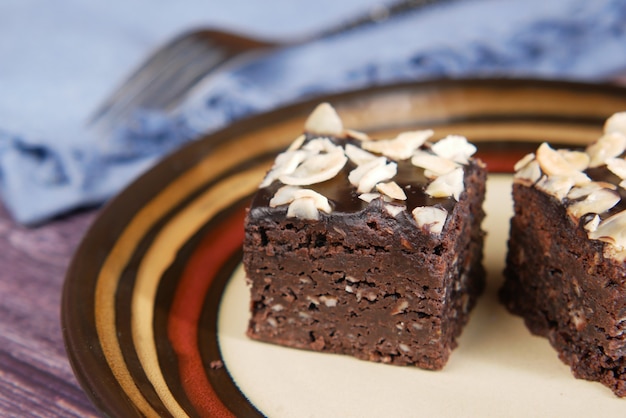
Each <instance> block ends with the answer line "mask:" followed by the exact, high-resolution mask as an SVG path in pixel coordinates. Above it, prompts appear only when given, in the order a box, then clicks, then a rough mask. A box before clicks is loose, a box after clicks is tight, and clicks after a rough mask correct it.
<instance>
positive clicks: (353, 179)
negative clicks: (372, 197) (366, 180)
mask: <svg viewBox="0 0 626 418" xmlns="http://www.w3.org/2000/svg"><path fill="white" fill-rule="evenodd" d="M385 164H387V159H386V158H385V157H376V158H374V159H373V160H370V161H367V162H362V163H361V164H359V165H358V166H357V167H356V168H355V169H354V170H352V171H350V174H348V181H349V182H350V184H352V185H353V186H354V187H358V186H359V182H360V181H361V179H362V178H363V176H364V175H365V173H367V172H368V171H370V170H373V169H375V168H376V167H381V166H384V165H385ZM368 191H369V190H368Z"/></svg>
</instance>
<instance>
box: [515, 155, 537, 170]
mask: <svg viewBox="0 0 626 418" xmlns="http://www.w3.org/2000/svg"><path fill="white" fill-rule="evenodd" d="M534 160H535V154H534V153H532V152H531V153H530V154H526V155H525V156H524V157H523V158H522V159H521V160H519V161H518V162H516V163H515V165H514V166H513V170H515V171H519V170H521V169H522V168H524V167H526V166H527V165H528V164H529V163H530V162H531V161H534Z"/></svg>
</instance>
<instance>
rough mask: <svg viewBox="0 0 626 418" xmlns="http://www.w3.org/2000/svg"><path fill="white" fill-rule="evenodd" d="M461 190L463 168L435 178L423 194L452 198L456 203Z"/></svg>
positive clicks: (462, 185) (462, 187)
mask: <svg viewBox="0 0 626 418" xmlns="http://www.w3.org/2000/svg"><path fill="white" fill-rule="evenodd" d="M463 189H464V184H463V168H461V167H459V168H457V169H454V170H453V171H451V172H449V173H447V174H444V175H442V176H439V177H437V178H436V179H435V180H433V181H432V182H431V183H430V184H429V185H428V187H426V190H425V192H426V194H428V195H429V196H432V197H450V196H452V197H454V199H456V201H458V200H459V198H460V197H461V193H462V192H463Z"/></svg>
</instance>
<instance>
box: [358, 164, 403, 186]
mask: <svg viewBox="0 0 626 418" xmlns="http://www.w3.org/2000/svg"><path fill="white" fill-rule="evenodd" d="M397 172H398V165H397V164H396V163H394V162H389V163H387V164H385V165H382V166H376V167H375V168H373V169H372V170H369V171H368V172H366V173H365V174H364V175H363V176H362V177H361V180H359V186H358V187H357V192H359V193H367V192H369V191H371V190H372V189H373V188H374V186H376V184H378V183H380V182H383V181H386V180H389V179H391V178H393V177H394V176H395V175H396V173H397Z"/></svg>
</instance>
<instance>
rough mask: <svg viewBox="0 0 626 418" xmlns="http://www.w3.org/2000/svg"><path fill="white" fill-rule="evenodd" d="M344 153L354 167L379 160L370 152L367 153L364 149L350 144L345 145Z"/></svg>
mask: <svg viewBox="0 0 626 418" xmlns="http://www.w3.org/2000/svg"><path fill="white" fill-rule="evenodd" d="M345 152H346V155H347V156H348V158H349V159H350V161H352V162H353V163H354V164H356V165H361V164H365V163H369V162H370V161H372V160H375V159H376V158H379V157H378V156H376V155H374V154H372V153H371V152H367V151H365V150H364V149H362V148H359V147H357V146H356V145H352V144H346V149H345Z"/></svg>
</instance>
